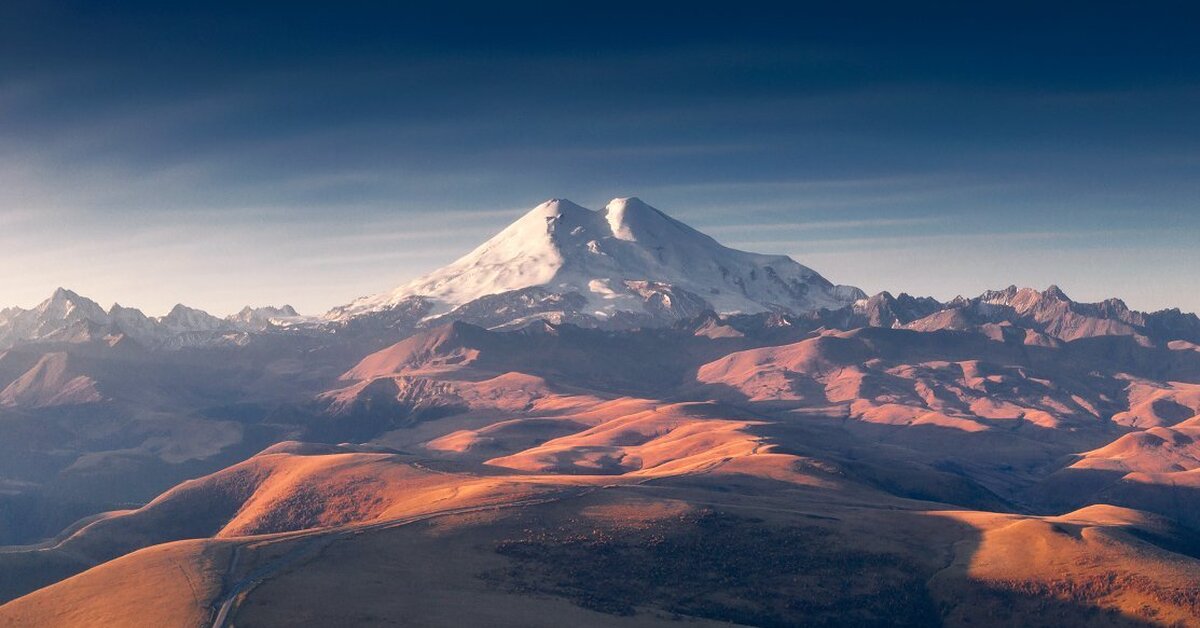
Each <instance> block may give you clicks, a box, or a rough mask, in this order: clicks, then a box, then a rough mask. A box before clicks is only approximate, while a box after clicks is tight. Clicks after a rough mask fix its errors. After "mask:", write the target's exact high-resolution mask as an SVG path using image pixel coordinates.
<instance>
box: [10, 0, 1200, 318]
mask: <svg viewBox="0 0 1200 628" xmlns="http://www.w3.org/2000/svg"><path fill="white" fill-rule="evenodd" d="M241 4H249V3H230V4H221V3H203V4H200V3H197V4H191V5H189V4H188V3H94V2H86V3H85V2H77V3H65V2H63V3H55V2H41V1H38V2H6V3H4V5H3V7H2V8H0V305H8V304H17V305H26V306H28V305H31V304H32V303H34V302H36V301H38V300H40V298H42V297H43V296H45V295H46V294H48V293H49V292H50V291H51V290H52V289H53V288H54V287H56V286H57V285H66V286H68V287H72V288H74V289H76V290H79V291H81V292H83V293H85V294H90V295H92V296H94V297H96V298H97V299H99V300H102V301H105V302H106V304H107V302H111V301H113V300H119V301H121V302H122V303H126V304H130V305H139V306H142V307H144V308H145V309H147V310H148V311H149V312H151V313H160V312H162V311H165V309H167V308H169V307H170V305H171V304H173V303H175V302H177V301H184V302H188V303H190V304H193V305H197V306H201V307H206V308H209V309H212V310H214V311H216V312H226V311H231V310H233V309H236V308H237V307H238V306H240V305H242V304H244V303H247V302H249V303H265V302H275V303H278V302H283V301H288V302H293V303H294V304H295V305H296V306H297V307H300V308H301V309H302V310H307V311H309V312H317V311H320V310H323V309H325V308H327V307H329V306H332V305H335V304H338V303H341V302H345V301H348V300H349V299H351V298H353V297H355V296H358V295H360V294H363V293H368V292H375V291H379V290H384V289H387V288H390V287H392V286H393V285H395V284H397V283H400V282H402V281H404V280H407V279H409V278H411V277H412V276H415V275H416V274H418V273H420V272H423V271H426V270H429V269H431V268H433V267H436V266H438V265H441V264H444V263H446V262H448V261H450V260H452V259H453V258H455V257H457V256H458V255H460V254H461V253H463V252H465V251H466V250H468V249H469V248H471V247H472V246H473V245H474V244H476V243H477V242H478V241H480V240H481V239H483V238H485V237H486V236H488V235H490V234H491V233H492V232H494V231H495V230H497V229H498V228H500V227H502V226H503V225H504V224H506V223H508V222H510V221H511V220H513V219H515V218H516V217H517V216H518V215H519V214H520V212H521V211H522V210H523V209H525V208H528V207H532V206H533V205H535V204H536V203H538V202H540V201H542V200H544V199H545V198H549V197H567V198H571V199H572V200H575V201H576V202H580V203H582V204H584V205H587V206H591V207H598V206H601V205H603V203H604V202H605V201H606V200H607V199H608V198H611V197H614V196H627V195H637V196H641V197H642V198H643V199H645V200H646V201H648V202H650V203H651V204H653V205H655V206H657V207H659V208H661V209H663V210H664V211H666V212H668V213H670V214H672V215H675V216H676V217H678V218H680V219H682V220H684V221H686V222H689V223H691V224H693V225H694V226H696V227H698V228H700V229H702V230H705V231H708V232H709V233H711V234H712V235H713V236H714V237H716V238H717V239H719V240H721V241H723V242H725V243H726V244H730V245H733V246H737V247H739V248H746V249H750V250H756V251H761V252H772V253H787V254H790V255H792V256H793V257H795V258H796V259H798V260H799V261H801V262H803V263H806V264H808V265H810V266H813V267H814V268H816V269H817V270H819V271H821V272H822V273H823V274H825V275H826V276H828V277H829V278H830V279H832V280H834V281H837V282H842V283H852V284H856V285H860V286H862V287H863V288H864V289H866V290H867V291H868V292H874V291H878V290H882V289H887V290H891V291H893V292H899V291H909V292H915V293H919V294H932V295H934V296H938V297H941V298H948V297H950V296H953V295H954V294H957V293H965V294H977V293H979V292H981V291H983V290H984V289H987V288H996V287H1003V286H1004V285H1007V284H1009V283H1017V284H1029V285H1034V286H1036V287H1044V286H1045V285H1047V284H1049V283H1058V284H1060V285H1061V286H1062V287H1063V288H1064V289H1065V290H1066V291H1067V292H1068V294H1070V295H1071V296H1072V297H1075V298H1079V299H1100V298H1103V297H1106V296H1111V295H1118V296H1123V297H1126V298H1127V299H1128V300H1129V301H1130V303H1131V305H1133V306H1135V307H1141V308H1147V309H1155V308H1159V307H1167V306H1180V307H1183V308H1185V309H1189V310H1200V290H1198V289H1197V288H1200V282H1198V281H1197V278H1196V277H1197V269H1200V247H1198V246H1197V245H1196V241H1197V240H1200V43H1198V41H1200V36H1197V33H1200V20H1198V19H1197V14H1196V11H1195V10H1193V9H1190V8H1189V7H1188V5H1187V4H1186V3H1174V4H1167V3H1162V4H1153V3H1141V4H1138V5H1137V6H1134V4H1133V3H1122V4H1120V5H1118V4H1112V5H1106V4H1105V3H1058V4H1056V6H1055V7H1052V8H1048V7H1046V6H1041V5H1040V4H1032V3H1031V4H1023V5H1022V4H1015V3H1003V4H1001V3H997V4H996V5H995V6H994V7H992V8H980V7H978V6H961V7H954V6H950V3H941V4H940V5H933V4H930V5H923V6H918V5H904V6H901V5H902V4H903V3H886V4H881V5H876V4H872V3H855V4H851V3H841V4H837V5H836V8H832V7H831V6H823V5H814V6H795V7H793V8H790V9H787V10H780V9H778V8H770V7H768V6H767V5H755V4H753V3H747V2H743V3H735V4H731V5H729V6H727V7H725V8H723V9H719V8H705V7H704V6H703V5H695V6H685V5H682V4H679V5H678V6H676V7H662V8H650V9H647V8H645V7H640V6H638V4H634V3H628V4H622V3H604V4H602V5H597V6H594V7H587V8H580V7H578V6H563V5H564V4H567V3H527V4H524V5H522V6H519V7H514V6H500V3H495V5H494V6H491V7H490V8H489V7H477V6H472V5H470V4H458V5H456V6H450V7H444V8H439V9H431V8H422V9H413V8H399V7H396V6H395V5H393V6H392V7H388V6H387V5H385V4H383V3H353V2H350V3H346V2H339V3H321V4H316V3H313V4H306V3H297V2H290V3H284V2H270V3H265V2H264V3H256V4H255V5H254V6H253V7H246V6H241ZM832 4H833V3H830V5H832ZM962 4H964V5H965V3H962ZM114 7H115V8H114Z"/></svg>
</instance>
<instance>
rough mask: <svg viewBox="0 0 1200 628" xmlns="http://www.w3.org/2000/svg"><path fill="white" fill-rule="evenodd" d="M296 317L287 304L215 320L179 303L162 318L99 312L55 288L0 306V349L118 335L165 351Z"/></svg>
mask: <svg viewBox="0 0 1200 628" xmlns="http://www.w3.org/2000/svg"><path fill="white" fill-rule="evenodd" d="M297 318H300V317H299V315H297V314H296V311H295V310H294V309H292V308H291V306H283V307H282V308H276V307H265V308H250V307H247V308H245V309H243V310H242V311H241V312H239V313H238V314H235V315H233V316H230V317H228V318H225V319H221V318H217V317H215V316H213V315H211V314H209V313H207V312H205V311H203V310H198V309H195V308H190V307H187V306H186V305H182V304H180V305H176V306H175V307H174V308H173V309H172V310H171V311H170V312H169V313H168V314H167V315H166V316H158V317H150V316H146V315H145V314H144V313H142V311H141V310H138V309H136V308H130V307H124V306H122V305H120V304H119V303H114V304H113V306H112V307H111V308H109V309H108V311H105V310H104V308H102V307H100V305H99V304H97V303H96V302H95V301H93V300H91V299H89V298H87V297H84V296H80V295H79V294H77V293H75V292H72V291H71V290H67V289H65V288H59V289H57V290H55V291H54V294H52V295H50V298H48V299H46V300H45V301H43V302H41V303H40V304H38V305H37V307H34V308H32V309H28V310H25V309H22V308H18V307H10V308H7V309H4V310H0V349H5V348H9V347H12V346H14V345H17V344H21V343H28V342H65V343H80V342H89V341H101V340H106V341H108V342H119V341H120V340H122V339H124V338H128V339H131V340H134V341H136V342H137V343H139V344H141V345H143V346H145V347H152V348H167V349H178V348H182V347H189V346H200V345H206V344H213V343H219V344H229V343H232V342H237V341H238V340H239V337H241V336H244V335H245V334H246V333H248V332H260V331H263V330H265V329H267V328H269V327H270V326H271V325H272V324H274V323H275V322H276V321H277V320H278V321H283V320H292V319H297Z"/></svg>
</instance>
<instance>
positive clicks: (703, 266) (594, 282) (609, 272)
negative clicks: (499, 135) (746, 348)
mask: <svg viewBox="0 0 1200 628" xmlns="http://www.w3.org/2000/svg"><path fill="white" fill-rule="evenodd" d="M865 296H866V295H865V294H864V293H863V292H862V291H861V290H859V289H858V288H854V287H850V286H839V285H834V284H833V283H831V282H829V281H828V280H826V279H825V278H824V277H822V276H821V275H819V274H818V273H817V272H816V271H814V270H812V269H810V268H808V267H806V266H803V265H801V264H799V263H797V262H795V261H794V260H792V259H791V258H789V257H787V256H783V255H760V254H756V253H747V252H744V251H738V250H735V249H731V248H728V247H725V246H722V245H721V244H719V243H718V242H717V241H716V240H714V239H712V238H711V237H709V236H707V235H704V234H703V233H700V232H699V231H696V230H695V229H692V228H691V227H689V226H687V225H685V224H683V223H682V222H679V221H678V220H675V219H673V218H671V217H670V216H667V215H666V214H664V213H663V212H661V211H659V210H657V209H655V208H653V207H651V206H649V205H647V204H646V203H643V202H642V201H641V200H639V199H637V198H618V199H614V200H613V201H611V202H610V203H608V205H607V206H606V207H605V208H604V209H602V210H598V211H594V210H590V209H587V208H584V207H580V206H579V205H576V204H575V203H572V202H571V201H568V200H565V199H552V200H549V201H546V202H545V203H542V204H541V205H538V206H537V207H535V208H533V210H531V211H530V212H528V213H527V214H525V215H524V216H522V217H521V218H520V219H519V220H517V221H516V222H514V223H512V224H511V225H509V226H508V227H507V228H505V229H504V230H503V231H501V232H500V233H498V234H497V235H496V236H495V237H493V238H491V239H490V240H488V241H487V242H484V243H483V244H482V245H480V246H479V247H478V248H476V249H475V250H473V251H471V252H470V253H468V254H467V255H465V256H464V257H462V258H460V259H459V260H458V261H455V262H454V263H452V264H450V265H449V266H446V267H444V268H442V269H440V270H437V271H435V272H433V273H430V274H428V275H425V276H424V277H420V278H418V279H415V280H413V281H412V282H410V283H407V284H405V285H403V286H400V287H398V288H396V289H395V290H392V291H390V292H385V293H382V294H378V295H374V296H369V297H364V298H361V299H358V300H356V301H354V302H353V303H350V304H348V305H345V306H342V307H338V308H334V309H333V310H331V311H330V312H329V313H328V314H327V315H326V320H328V321H331V322H334V323H338V322H345V321H349V320H352V319H355V318H358V317H363V316H370V315H374V314H378V313H385V312H388V311H389V310H392V309H394V308H397V307H404V308H407V309H409V310H411V309H413V306H414V305H421V306H422V307H420V308H417V309H418V310H419V312H420V314H421V315H422V316H424V317H425V318H427V319H429V318H438V317H447V318H455V319H467V320H471V321H479V322H482V323H484V324H486V325H487V326H497V325H502V324H504V323H512V322H520V321H521V320H523V319H525V318H528V317H536V318H548V319H551V320H560V321H561V320H568V321H575V322H583V321H585V320H590V321H592V322H594V323H598V324H606V323H607V324H620V323H645V322H649V321H660V322H661V321H671V320H676V319H679V318H686V317H690V316H695V315H697V314H699V313H700V312H702V311H704V310H714V311H717V312H720V313H725V314H732V313H756V312H764V311H784V312H806V311H812V310H816V309H820V308H830V309H836V308H841V307H845V306H847V305H849V304H851V303H853V302H855V301H856V300H858V299H862V298H865Z"/></svg>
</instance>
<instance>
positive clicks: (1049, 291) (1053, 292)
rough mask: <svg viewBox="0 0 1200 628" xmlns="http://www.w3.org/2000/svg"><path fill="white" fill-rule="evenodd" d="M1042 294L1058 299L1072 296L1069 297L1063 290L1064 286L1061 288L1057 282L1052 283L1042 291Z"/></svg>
mask: <svg viewBox="0 0 1200 628" xmlns="http://www.w3.org/2000/svg"><path fill="white" fill-rule="evenodd" d="M1042 296H1044V297H1046V298H1047V299H1054V300H1056V301H1070V300H1071V299H1070V297H1068V296H1067V294H1066V293H1065V292H1063V291H1062V288H1059V287H1058V286H1057V285H1055V284H1050V287H1048V288H1046V290H1045V291H1043V292H1042Z"/></svg>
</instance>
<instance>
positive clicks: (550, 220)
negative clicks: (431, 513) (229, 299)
mask: <svg viewBox="0 0 1200 628" xmlns="http://www.w3.org/2000/svg"><path fill="white" fill-rule="evenodd" d="M706 312H711V313H714V314H718V315H724V316H730V315H749V314H759V313H764V312H769V313H775V314H779V315H784V316H807V317H813V316H817V317H819V318H820V319H821V320H825V321H829V322H830V323H831V324H836V325H840V326H843V327H844V326H848V325H850V326H862V325H870V326H883V327H900V328H906V329H916V330H934V329H958V330H963V329H972V328H975V327H978V326H980V325H984V324H998V323H1005V322H1007V323H1012V324H1020V325H1022V326H1024V327H1029V328H1030V329H1032V330H1034V331H1036V332H1038V333H1042V334H1045V335H1047V336H1049V337H1053V338H1058V339H1060V340H1073V339H1076V338H1083V337H1089V336H1098V335H1136V336H1141V337H1145V338H1149V339H1155V340H1162V341H1170V340H1185V341H1189V342H1197V343H1200V318H1197V316H1196V315H1195V314H1191V313H1183V312H1180V311H1179V310H1178V309H1170V310H1162V311H1158V312H1153V313H1143V312H1138V311H1135V310H1131V309H1129V308H1128V307H1127V306H1126V305H1125V303H1123V302H1122V301H1120V300H1119V299H1108V300H1106V301H1103V302H1100V303H1078V302H1075V301H1072V300H1071V299H1069V298H1068V297H1067V296H1066V295H1065V294H1064V293H1063V292H1062V291H1061V290H1060V289H1058V288H1057V287H1056V286H1051V287H1050V288H1049V289H1047V290H1045V291H1041V292H1039V291H1036V290H1033V289H1030V288H1022V289H1018V288H1017V287H1016V286H1010V287H1008V288H1006V289H1004V290H999V291H993V292H985V293H984V294H982V295H980V296H978V297H975V298H970V299H968V298H963V297H958V298H956V299H953V300H951V301H949V302H946V303H942V302H939V301H937V300H935V299H932V298H929V297H912V296H909V295H907V294H900V295H899V296H892V295H891V294H890V293H888V292H881V293H879V294H876V295H874V296H872V297H869V298H868V297H867V295H866V294H865V293H863V291H862V290H860V289H858V288H855V287H852V286H843V285H835V284H833V283H832V282H830V281H829V280H827V279H826V278H824V277H823V276H821V275H820V274H818V273H817V272H816V271H814V270H812V269H810V268H808V267H806V266H803V265H801V264H799V263H797V262H796V261H794V260H792V259H791V258H789V257H786V256H782V255H760V254H756V253H747V252H743V251H738V250H734V249H730V248H728V247H725V246H722V245H721V244H719V243H718V242H717V241H715V240H713V239H712V238H710V237H709V236H706V235H704V234H702V233H700V232H699V231H696V230H695V229H692V228H691V227H689V226H687V225H685V224H683V223H682V222H679V221H678V220H675V219H673V218H671V217H670V216H667V215H666V214H665V213H663V212H662V211H660V210H658V209H655V208H653V207H651V206H649V205H647V204H646V203H644V202H642V201H641V200H639V199H637V198H618V199H614V200H613V201H611V202H610V203H609V204H608V205H607V206H605V208H604V209H602V210H599V211H593V210H590V209H586V208H583V207H580V206H579V205H576V204H574V203H572V202H571V201H569V200H565V199H552V200H549V201H546V202H545V203H542V204H541V205H538V206H537V207H535V208H533V209H532V210H530V211H529V212H528V213H527V214H525V215H524V216H522V217H521V218H519V219H518V220H517V221H516V222H514V223H512V224H511V225H509V226H508V227H506V228H505V229H503V230H502V231H501V232H500V233H498V234H497V235H496V236H494V237H493V238H491V239H489V240H488V241H486V242H484V243H483V244H481V245H480V246H479V247H477V248H476V249H475V250H473V251H471V252H470V253H468V254H467V255H465V256H463V257H462V258H460V259H459V260H457V261H455V262H454V263H452V264H450V265H448V266H446V267H444V268H441V269H439V270H437V271H434V272H432V273H430V274H428V275H425V276H423V277H420V278H418V279H415V280H413V281H411V282H409V283H407V284H405V285H403V286H400V287H398V288H396V289H394V290H391V291H388V292H384V293H380V294H377V295H373V296H368V297H363V298H360V299H357V300H355V301H353V302H351V303H349V304H346V305H343V306H339V307H335V308H333V309H332V310H330V311H329V312H328V313H326V314H325V315H324V316H321V317H306V316H300V315H299V314H297V312H296V311H295V310H294V309H293V308H291V307H290V306H287V305H285V306H282V307H259V308H252V307H249V306H247V307H246V308H245V309H243V310H242V311H240V312H238V313H237V314H235V315H232V316H228V317H226V318H223V319H222V318H217V317H215V316H212V315H209V314H207V313H206V312H203V311H201V310H197V309H193V308H189V307H186V306H184V305H177V306H175V308H174V309H173V310H171V312H170V313H168V314H167V315H166V316H160V317H148V316H146V315H144V314H143V313H142V312H141V311H140V310H137V309H134V308H126V307H122V306H120V305H117V304H114V305H113V306H112V307H111V308H109V310H108V311H104V310H103V309H102V308H101V307H100V306H99V305H98V304H96V303H95V302H94V301H91V300H90V299H87V298H85V297H82V296H80V295H78V294H76V293H74V292H71V291H70V290H65V289H61V288H60V289H58V290H57V291H55V293H54V294H53V295H51V297H50V298H49V299H47V300H46V301H44V302H43V303H41V304H40V305H38V306H37V307H35V308H33V309H31V310H22V309H20V308H9V309H5V310H2V311H0V348H4V347H11V346H13V345H16V344H19V343H23V342H85V341H92V340H99V339H108V341H109V342H118V341H121V340H125V339H128V340H133V341H135V342H138V343H140V344H142V345H143V346H145V347H149V348H163V349H179V348H185V347H195V346H202V345H213V344H230V343H235V344H236V343H241V342H246V341H247V338H248V337H249V336H250V335H253V334H259V333H279V332H288V331H290V332H293V333H337V332H342V333H347V332H348V333H351V334H353V333H359V334H362V333H368V334H369V333H379V334H387V335H388V336H389V337H392V338H395V337H397V336H402V335H404V334H407V333H412V332H414V331H416V330H418V329H423V328H431V327H436V326H437V325H439V324H442V323H445V322H449V321H464V322H469V323H472V324H475V325H479V326H482V327H485V328H489V329H506V328H513V327H520V326H522V325H526V324H528V323H530V322H531V321H534V320H547V321H551V322H554V323H571V324H575V325H579V326H582V327H599V328H605V329H629V328H634V327H641V326H651V327H653V326H660V327H661V326H669V325H672V324H675V323H676V322H678V321H681V320H687V319H691V318H694V317H697V316H700V315H702V314H704V313H706Z"/></svg>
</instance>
